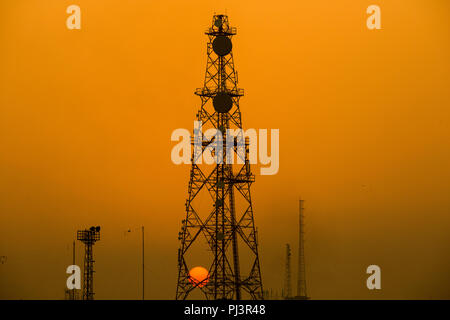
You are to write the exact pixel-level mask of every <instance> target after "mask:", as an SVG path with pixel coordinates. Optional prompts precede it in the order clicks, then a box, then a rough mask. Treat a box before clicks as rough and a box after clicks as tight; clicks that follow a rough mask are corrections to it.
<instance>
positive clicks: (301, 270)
mask: <svg viewBox="0 0 450 320" xmlns="http://www.w3.org/2000/svg"><path fill="white" fill-rule="evenodd" d="M304 202H305V200H301V199H300V200H299V235H298V239H299V240H298V274H297V295H296V296H295V299H297V300H306V299H309V298H308V296H307V294H306V271H305V245H304V235H305V225H304V222H303V220H304V218H305V217H304V215H303V211H304V207H303V204H304Z"/></svg>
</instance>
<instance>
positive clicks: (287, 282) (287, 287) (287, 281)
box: [284, 244, 292, 299]
mask: <svg viewBox="0 0 450 320" xmlns="http://www.w3.org/2000/svg"><path fill="white" fill-rule="evenodd" d="M284 298H285V299H290V298H292V283H291V246H290V245H289V244H286V266H285V275H284Z"/></svg>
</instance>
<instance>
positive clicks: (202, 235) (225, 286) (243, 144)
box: [176, 15, 263, 300]
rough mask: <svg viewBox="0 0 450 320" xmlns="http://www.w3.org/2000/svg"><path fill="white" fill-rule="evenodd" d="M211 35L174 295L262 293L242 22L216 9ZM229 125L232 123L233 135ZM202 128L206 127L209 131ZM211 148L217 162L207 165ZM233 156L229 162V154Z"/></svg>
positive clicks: (209, 296) (252, 296) (200, 92)
mask: <svg viewBox="0 0 450 320" xmlns="http://www.w3.org/2000/svg"><path fill="white" fill-rule="evenodd" d="M205 33H206V35H207V36H208V38H209V41H208V45H207V63H206V73H205V81H204V85H203V87H202V88H198V89H197V90H196V91H195V94H196V95H198V96H199V97H200V99H201V106H200V108H199V110H198V113H197V117H196V118H197V119H196V120H197V121H198V122H197V123H196V128H194V137H193V138H192V146H193V151H192V157H191V163H192V166H191V172H190V181H189V186H188V199H187V200H186V204H185V205H186V218H185V219H184V220H183V221H182V227H181V232H179V235H178V239H179V240H180V248H179V249H178V284H177V291H176V299H177V300H180V299H186V298H187V297H188V295H189V294H190V292H191V291H192V290H194V289H195V288H198V289H199V290H201V292H202V293H203V294H204V296H205V297H206V299H208V300H213V299H237V300H240V299H247V298H249V299H263V287H262V281H261V272H260V264H259V256H258V243H257V230H256V228H255V224H254V219H253V207H252V200H251V196H250V186H251V184H252V183H253V182H254V181H255V177H254V175H253V174H252V173H251V171H250V162H249V144H248V139H244V134H243V131H242V121H241V111H240V108H239V100H240V98H241V97H242V96H243V95H244V91H243V90H242V89H240V88H238V83H237V73H236V71H235V69H234V60H233V52H232V42H231V38H232V37H233V36H234V35H235V34H236V28H234V27H230V25H229V24H228V17H227V16H226V15H214V17H213V20H212V26H211V27H210V28H208V30H207V31H206V32H205ZM200 122H201V126H202V127H199V123H200ZM209 129H211V131H213V132H214V134H213V135H212V136H207V135H206V130H208V131H209ZM227 129H233V130H234V131H235V136H234V137H232V136H231V134H229V131H227ZM201 132H204V133H205V135H204V136H203V137H202V135H201V134H199V133H201ZM236 132H237V133H236ZM227 135H229V136H228V137H227ZM227 138H228V139H227ZM225 141H226V142H228V141H230V142H231V145H229V144H228V143H226V142H225ZM211 150H212V152H211ZM216 150H219V151H216ZM223 150H226V152H223ZM206 151H208V153H209V154H210V156H212V157H213V158H214V160H215V161H214V163H212V164H209V165H207V164H201V159H202V156H205V153H206ZM235 155H236V156H237V157H236V159H235V160H234V164H231V163H230V162H231V161H230V158H231V157H233V158H235ZM229 157H230V158H229ZM205 162H206V160H205ZM236 162H237V164H236ZM202 206H203V207H202ZM199 246H204V247H203V248H202V249H198V247H199ZM195 250H199V251H195ZM241 250H242V251H241ZM205 251H206V253H205ZM239 252H240V253H241V257H242V261H244V263H243V264H242V265H240V259H239ZM200 257H202V259H204V260H203V261H204V262H203V263H205V264H207V265H206V266H205V267H206V269H208V272H209V273H208V278H207V279H205V280H206V281H205V282H202V284H201V285H196V284H195V283H192V278H191V277H190V275H189V270H190V269H191V268H192V267H195V266H196V265H197V263H199V262H197V261H199V259H200ZM241 267H242V269H241Z"/></svg>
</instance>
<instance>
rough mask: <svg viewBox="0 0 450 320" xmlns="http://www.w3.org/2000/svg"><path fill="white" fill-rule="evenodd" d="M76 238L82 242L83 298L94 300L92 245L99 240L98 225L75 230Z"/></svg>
mask: <svg viewBox="0 0 450 320" xmlns="http://www.w3.org/2000/svg"><path fill="white" fill-rule="evenodd" d="M77 240H80V241H81V242H83V243H84V271H83V273H84V274H83V300H94V262H95V261H94V253H93V250H92V246H93V245H94V244H95V242H97V241H99V240H100V227H98V226H97V227H90V228H89V229H85V230H80V231H78V232H77Z"/></svg>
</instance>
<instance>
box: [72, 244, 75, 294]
mask: <svg viewBox="0 0 450 320" xmlns="http://www.w3.org/2000/svg"><path fill="white" fill-rule="evenodd" d="M72 265H75V240H74V241H73V248H72ZM71 298H72V300H75V289H72V290H71Z"/></svg>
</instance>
